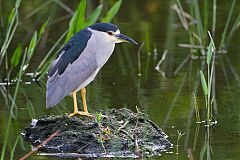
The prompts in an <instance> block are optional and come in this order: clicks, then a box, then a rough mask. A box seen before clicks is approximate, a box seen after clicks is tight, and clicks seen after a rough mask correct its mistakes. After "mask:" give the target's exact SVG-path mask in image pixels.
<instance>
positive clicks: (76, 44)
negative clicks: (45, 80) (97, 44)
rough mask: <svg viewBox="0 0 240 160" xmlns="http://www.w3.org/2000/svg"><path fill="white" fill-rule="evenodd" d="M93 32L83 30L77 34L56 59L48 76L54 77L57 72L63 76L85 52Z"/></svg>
mask: <svg viewBox="0 0 240 160" xmlns="http://www.w3.org/2000/svg"><path fill="white" fill-rule="evenodd" d="M91 35H92V33H91V31H89V30H87V29H83V30H81V31H80V32H78V33H77V34H75V35H74V36H73V37H72V38H71V39H70V40H69V42H68V43H67V44H66V45H65V46H64V47H63V48H62V49H61V51H60V52H59V54H58V56H57V58H56V59H58V58H59V56H61V57H60V59H59V60H58V61H57V62H55V61H54V62H53V64H52V66H51V67H50V69H49V72H48V76H50V77H51V76H52V75H53V74H54V73H55V72H56V71H58V74H59V75H61V74H62V73H64V71H65V70H66V68H67V66H68V65H69V64H70V63H71V64H72V63H73V62H74V61H75V60H76V59H77V58H78V57H79V56H80V55H81V53H82V52H83V50H84V49H85V47H86V46H87V42H88V40H89V39H90V38H91Z"/></svg>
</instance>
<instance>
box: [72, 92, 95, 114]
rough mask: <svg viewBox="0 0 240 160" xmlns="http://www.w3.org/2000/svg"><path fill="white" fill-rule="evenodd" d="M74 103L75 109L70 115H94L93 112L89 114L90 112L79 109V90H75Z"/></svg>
mask: <svg viewBox="0 0 240 160" xmlns="http://www.w3.org/2000/svg"><path fill="white" fill-rule="evenodd" d="M72 95H73V104H74V111H73V113H72V114H70V115H69V117H72V116H75V115H81V116H89V117H92V115H91V114H89V113H88V112H85V111H84V112H81V111H78V107H77V92H73V93H72Z"/></svg>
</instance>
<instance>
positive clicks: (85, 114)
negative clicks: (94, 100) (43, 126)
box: [68, 111, 93, 117]
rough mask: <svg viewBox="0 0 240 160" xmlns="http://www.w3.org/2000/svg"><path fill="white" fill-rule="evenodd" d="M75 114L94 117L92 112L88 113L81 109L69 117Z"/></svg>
mask: <svg viewBox="0 0 240 160" xmlns="http://www.w3.org/2000/svg"><path fill="white" fill-rule="evenodd" d="M75 115H80V116H87V117H93V115H92V114H90V113H88V112H81V111H77V112H73V113H72V114H70V115H68V117H73V116H75Z"/></svg>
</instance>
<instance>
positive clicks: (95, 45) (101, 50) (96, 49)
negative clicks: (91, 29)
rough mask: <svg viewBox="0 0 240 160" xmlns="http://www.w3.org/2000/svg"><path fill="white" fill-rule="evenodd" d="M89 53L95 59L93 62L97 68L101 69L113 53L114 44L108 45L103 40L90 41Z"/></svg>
mask: <svg viewBox="0 0 240 160" xmlns="http://www.w3.org/2000/svg"><path fill="white" fill-rule="evenodd" d="M90 43H92V44H91V45H90V46H91V48H90V52H91V54H92V56H94V57H95V61H96V62H97V65H98V68H101V67H102V66H103V65H104V64H105V63H106V62H107V61H108V59H109V58H110V56H111V55H112V53H113V50H114V47H115V44H114V43H109V42H106V41H104V40H97V39H95V40H94V41H91V42H90Z"/></svg>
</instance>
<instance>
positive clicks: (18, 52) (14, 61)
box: [11, 43, 22, 67]
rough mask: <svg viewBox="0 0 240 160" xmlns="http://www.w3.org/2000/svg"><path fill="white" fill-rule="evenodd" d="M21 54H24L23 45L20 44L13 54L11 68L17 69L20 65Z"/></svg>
mask: <svg viewBox="0 0 240 160" xmlns="http://www.w3.org/2000/svg"><path fill="white" fill-rule="evenodd" d="M21 54H22V45H21V43H19V44H18V46H17V48H16V49H15V51H14V53H13V56H12V58H11V66H12V67H16V66H17V65H18V64H19V60H20V57H21Z"/></svg>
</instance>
